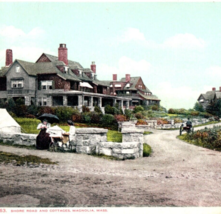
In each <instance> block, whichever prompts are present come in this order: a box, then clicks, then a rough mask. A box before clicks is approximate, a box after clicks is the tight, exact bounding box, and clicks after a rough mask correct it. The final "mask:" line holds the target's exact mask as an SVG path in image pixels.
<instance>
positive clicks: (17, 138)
mask: <svg viewBox="0 0 221 214" xmlns="http://www.w3.org/2000/svg"><path fill="white" fill-rule="evenodd" d="M36 137H37V135H36V134H23V133H6V132H0V140H1V141H3V143H7V144H12V145H13V144H17V145H25V146H35V144H36Z"/></svg>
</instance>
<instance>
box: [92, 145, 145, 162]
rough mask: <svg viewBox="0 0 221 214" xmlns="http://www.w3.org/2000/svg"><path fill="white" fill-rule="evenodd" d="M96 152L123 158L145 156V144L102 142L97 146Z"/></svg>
mask: <svg viewBox="0 0 221 214" xmlns="http://www.w3.org/2000/svg"><path fill="white" fill-rule="evenodd" d="M96 154H98V155H101V154H103V155H107V156H113V157H116V158H118V159H121V160H125V159H135V158H139V157H143V144H142V143H138V142H129V143H126V142H125V143H115V142H100V143H98V145H97V146H96Z"/></svg>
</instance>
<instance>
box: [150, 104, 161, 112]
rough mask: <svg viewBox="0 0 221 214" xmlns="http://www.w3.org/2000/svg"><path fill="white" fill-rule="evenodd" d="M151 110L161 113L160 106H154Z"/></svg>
mask: <svg viewBox="0 0 221 214" xmlns="http://www.w3.org/2000/svg"><path fill="white" fill-rule="evenodd" d="M151 109H152V110H153V111H159V106H158V105H153V106H151Z"/></svg>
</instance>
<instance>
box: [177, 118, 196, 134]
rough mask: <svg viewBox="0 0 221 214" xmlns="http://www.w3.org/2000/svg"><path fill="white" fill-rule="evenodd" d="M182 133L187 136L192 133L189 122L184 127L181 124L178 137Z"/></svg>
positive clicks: (192, 129)
mask: <svg viewBox="0 0 221 214" xmlns="http://www.w3.org/2000/svg"><path fill="white" fill-rule="evenodd" d="M184 131H186V132H187V133H188V134H189V133H193V132H194V128H193V126H192V122H191V121H190V120H188V121H187V122H186V126H184V125H183V124H182V125H181V126H180V135H182V132H184Z"/></svg>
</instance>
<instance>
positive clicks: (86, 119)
mask: <svg viewBox="0 0 221 214" xmlns="http://www.w3.org/2000/svg"><path fill="white" fill-rule="evenodd" d="M81 118H82V122H84V123H91V117H90V113H89V112H84V113H82V114H81Z"/></svg>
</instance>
